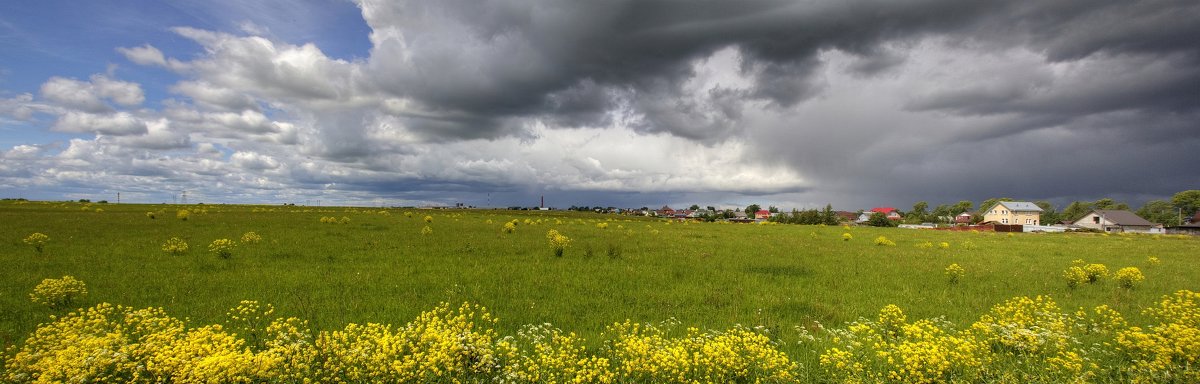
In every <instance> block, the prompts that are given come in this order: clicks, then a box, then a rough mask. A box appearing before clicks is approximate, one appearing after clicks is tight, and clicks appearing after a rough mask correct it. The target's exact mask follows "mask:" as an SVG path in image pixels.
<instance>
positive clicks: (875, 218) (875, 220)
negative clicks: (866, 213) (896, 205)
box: [867, 212, 896, 227]
mask: <svg viewBox="0 0 1200 384" xmlns="http://www.w3.org/2000/svg"><path fill="white" fill-rule="evenodd" d="M867 225H870V226H872V227H895V226H896V223H893V222H892V220H891V219H888V218H887V215H885V214H883V213H881V212H875V213H872V214H871V219H870V220H867Z"/></svg>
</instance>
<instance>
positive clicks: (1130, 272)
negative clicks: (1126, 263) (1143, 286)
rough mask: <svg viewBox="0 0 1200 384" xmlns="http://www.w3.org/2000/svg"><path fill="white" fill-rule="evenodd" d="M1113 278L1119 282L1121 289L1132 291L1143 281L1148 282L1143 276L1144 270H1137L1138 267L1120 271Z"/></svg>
mask: <svg viewBox="0 0 1200 384" xmlns="http://www.w3.org/2000/svg"><path fill="white" fill-rule="evenodd" d="M1113 278H1114V279H1116V280H1117V284H1119V285H1120V286H1121V288H1125V289H1132V288H1133V286H1134V285H1137V284H1138V283H1140V282H1142V280H1146V276H1144V275H1142V270H1140V269H1137V267H1125V268H1121V269H1118V270H1117V273H1116V274H1114V275H1113Z"/></svg>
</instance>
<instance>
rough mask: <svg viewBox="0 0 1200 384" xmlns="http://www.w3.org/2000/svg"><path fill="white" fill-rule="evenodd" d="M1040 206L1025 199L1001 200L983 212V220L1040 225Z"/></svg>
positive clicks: (998, 222) (1008, 223) (1009, 223)
mask: <svg viewBox="0 0 1200 384" xmlns="http://www.w3.org/2000/svg"><path fill="white" fill-rule="evenodd" d="M1041 215H1042V208H1041V207H1038V206H1037V204H1034V203H1030V202H1027V201H1001V202H999V203H996V205H993V206H992V207H991V208H990V209H988V210H987V211H984V212H983V221H984V222H988V221H991V222H994V223H997V224H1007V225H1015V224H1020V225H1040V224H1041V223H1039V222H1038V219H1039V218H1040V217H1041Z"/></svg>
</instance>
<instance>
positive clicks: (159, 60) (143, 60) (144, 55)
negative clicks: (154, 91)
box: [117, 44, 167, 67]
mask: <svg viewBox="0 0 1200 384" xmlns="http://www.w3.org/2000/svg"><path fill="white" fill-rule="evenodd" d="M117 52H120V53H121V54H122V55H125V58H126V59H129V61H132V62H134V63H137V64H141V65H158V66H163V67H165V66H167V60H166V58H165V57H164V56H163V53H162V51H160V50H158V48H155V47H153V46H151V45H150V44H145V45H142V46H140V47H133V48H125V47H117Z"/></svg>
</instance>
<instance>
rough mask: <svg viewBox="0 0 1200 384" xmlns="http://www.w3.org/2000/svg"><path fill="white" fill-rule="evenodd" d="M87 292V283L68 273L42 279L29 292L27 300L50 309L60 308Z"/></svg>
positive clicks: (85, 294)
mask: <svg viewBox="0 0 1200 384" xmlns="http://www.w3.org/2000/svg"><path fill="white" fill-rule="evenodd" d="M87 293H88V292H87V285H85V284H84V283H83V282H82V281H79V280H76V279H75V277H74V276H69V275H68V276H63V277H62V278H60V279H44V280H42V282H41V283H40V284H38V285H37V286H36V287H34V288H33V292H32V293H30V294H29V300H31V301H33V302H34V303H37V304H42V305H45V306H47V307H50V308H51V309H60V308H65V307H68V306H70V305H71V304H72V303H73V302H75V300H76V299H79V298H82V297H84V296H87Z"/></svg>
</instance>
